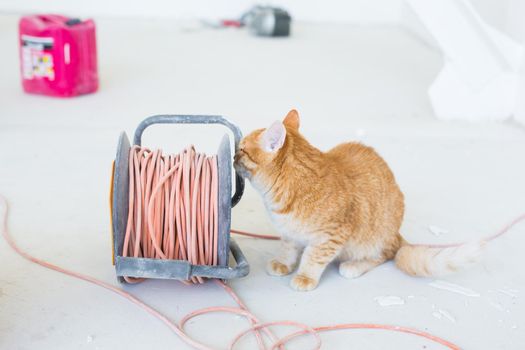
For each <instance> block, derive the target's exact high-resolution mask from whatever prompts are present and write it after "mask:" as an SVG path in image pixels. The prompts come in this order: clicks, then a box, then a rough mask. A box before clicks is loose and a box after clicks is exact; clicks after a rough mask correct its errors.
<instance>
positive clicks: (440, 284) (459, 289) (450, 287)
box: [428, 280, 481, 297]
mask: <svg viewBox="0 0 525 350" xmlns="http://www.w3.org/2000/svg"><path fill="white" fill-rule="evenodd" d="M428 285H429V286H431V287H434V288H437V289H442V290H446V291H449V292H452V293H456V294H462V295H465V296H467V297H479V296H480V295H481V294H479V293H478V292H476V291H474V290H472V289H470V288H466V287H463V286H460V285H458V284H454V283H450V282H447V281H443V280H435V281H432V282H430V283H429V284H428Z"/></svg>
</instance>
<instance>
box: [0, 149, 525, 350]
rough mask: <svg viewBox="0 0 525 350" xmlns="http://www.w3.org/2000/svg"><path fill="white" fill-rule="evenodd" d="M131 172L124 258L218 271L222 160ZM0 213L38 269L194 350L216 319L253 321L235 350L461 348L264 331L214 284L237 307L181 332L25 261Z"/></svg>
mask: <svg viewBox="0 0 525 350" xmlns="http://www.w3.org/2000/svg"><path fill="white" fill-rule="evenodd" d="M129 171H130V205H129V208H130V209H129V214H128V225H127V230H126V236H125V241H124V242H125V243H124V249H123V252H122V254H123V256H133V257H148V258H157V259H182V260H188V261H190V262H191V263H194V264H208V265H215V264H217V193H218V191H217V184H218V181H217V160H216V157H206V156H205V155H204V154H198V153H196V152H195V150H194V149H193V147H189V148H187V149H186V150H185V151H184V152H182V153H181V154H178V155H170V156H163V155H162V154H161V152H160V151H153V152H152V151H149V150H148V149H145V148H140V147H137V146H134V147H133V148H132V149H131V150H130V168H129ZM0 210H2V211H3V225H2V229H3V231H2V234H3V236H4V238H5V240H6V241H7V242H8V244H9V245H10V246H11V248H12V249H13V250H14V251H16V252H17V253H18V254H19V255H21V256H22V257H24V258H25V259H27V260H29V261H31V262H33V263H36V264H39V265H41V266H43V267H46V268H48V269H51V270H55V271H58V272H61V273H63V274H66V275H69V276H72V277H75V278H79V279H82V280H84V281H87V282H90V283H93V284H96V285H98V286H100V287H103V288H106V289H108V290H110V291H112V292H114V293H116V294H118V295H120V296H122V297H124V298H126V299H128V300H129V301H131V302H132V303H134V304H136V305H138V306H139V307H141V308H142V309H144V310H145V311H146V312H148V313H150V314H151V315H153V316H155V317H156V318H157V319H159V320H160V321H162V322H163V323H164V324H165V325H166V326H168V327H169V328H170V329H171V330H172V331H173V332H174V333H175V334H177V335H178V336H179V337H180V338H181V339H182V340H183V341H184V342H186V343H187V344H188V345H190V346H192V347H194V348H195V349H199V350H214V349H213V348H211V347H209V346H207V345H205V344H202V343H200V342H198V341H196V340H194V339H192V338H191V337H190V336H189V335H188V334H187V333H186V332H185V331H184V325H185V324H186V323H187V322H188V321H189V320H190V319H192V318H194V317H196V316H199V315H202V314H206V313H214V312H223V313H224V312H226V313H233V314H237V315H241V316H244V317H246V318H247V319H248V320H249V321H250V323H251V324H252V327H250V328H248V329H246V330H245V331H243V332H241V333H239V334H238V335H236V336H235V337H234V339H233V340H232V342H231V343H230V347H229V348H230V349H233V348H234V346H235V344H236V343H237V342H238V341H239V340H240V339H241V338H242V337H243V336H245V335H246V334H248V333H254V334H255V335H256V337H257V342H258V344H259V349H260V350H268V349H272V350H273V349H276V348H280V349H284V345H285V344H286V343H287V342H289V341H290V340H292V339H294V338H296V337H298V336H301V335H306V334H310V335H312V336H313V337H314V338H315V345H314V346H313V349H320V348H321V338H320V336H319V333H320V332H325V331H333V330H341V329H382V330H389V331H396V332H402V333H408V334H413V335H417V336H419V337H423V338H426V339H428V340H431V341H433V342H436V343H438V344H441V345H443V346H445V347H447V348H449V349H455V350H457V349H460V348H459V346H457V345H455V344H453V343H451V342H449V341H447V340H444V339H442V338H439V337H437V336H434V335H432V334H429V333H426V332H422V331H419V330H416V329H412V328H405V327H400V326H395V325H382V324H367V323H354V324H337V325H333V326H323V327H310V326H308V325H305V324H301V323H298V322H294V321H278V322H269V323H261V322H260V321H259V320H258V318H257V317H256V316H255V315H254V314H252V313H251V312H250V311H249V310H248V308H247V307H246V305H244V303H243V302H242V301H241V300H240V298H239V297H238V296H237V294H235V292H234V291H233V290H232V289H231V287H229V286H228V285H227V284H225V283H224V282H222V281H218V280H216V281H215V282H216V283H217V284H218V285H219V286H221V287H222V288H223V289H224V290H225V291H226V292H227V293H228V294H229V295H230V296H231V297H232V299H233V300H234V301H235V302H236V303H237V305H238V307H208V308H204V309H200V310H196V311H193V312H191V313H189V314H187V315H186V316H184V317H183V318H182V320H181V321H180V323H179V325H177V324H176V323H174V322H173V321H171V320H170V319H168V318H167V317H166V316H164V315H163V314H161V313H160V312H158V311H157V310H155V309H153V308H152V307H150V306H148V305H146V304H145V303H143V302H142V301H141V300H139V299H137V298H136V297H134V296H133V295H131V294H130V293H128V292H125V291H124V290H122V289H120V288H117V287H115V286H113V285H111V284H109V283H106V282H103V281H101V280H98V279H96V278H93V277H91V276H87V275H84V274H81V273H78V272H75V271H71V270H68V269H65V268H62V267H60V266H57V265H54V264H51V263H49V262H47V261H45V260H41V259H38V258H36V257H33V256H32V255H30V254H28V253H26V252H25V251H23V250H22V249H20V248H19V247H18V245H17V244H16V243H15V241H14V240H13V238H12V237H11V236H10V235H9V232H8V230H7V212H8V208H7V202H6V200H5V198H3V197H2V196H0ZM523 220H525V214H524V215H521V216H520V217H518V218H517V219H515V220H514V221H512V222H511V223H510V224H508V225H507V226H505V227H504V228H503V229H501V230H500V231H498V232H497V233H496V234H494V235H492V236H490V237H488V238H486V239H485V241H489V240H492V239H494V238H496V237H499V236H501V235H503V234H504V233H506V232H507V231H509V230H510V229H511V228H512V227H513V226H514V225H516V224H517V223H519V222H521V221H523ZM174 225H176V227H175V226H174ZM231 232H232V233H236V234H240V235H244V236H249V237H254V238H261V239H271V240H278V239H279V237H276V236H271V235H259V234H254V233H249V232H243V231H238V230H231ZM456 245H458V244H456ZM436 246H437V245H436ZM447 246H453V245H447ZM126 280H127V281H128V282H137V281H139V279H133V278H126ZM192 282H194V283H195V282H197V283H202V282H203V280H202V279H201V278H196V279H194V280H192ZM277 325H286V326H294V327H296V328H298V329H299V330H298V331H297V332H295V333H292V334H290V335H288V336H285V337H283V338H280V339H278V338H277V337H276V336H274V335H273V333H272V332H270V330H269V329H268V327H271V326H277ZM259 331H262V332H264V334H265V335H266V336H267V337H268V338H269V339H270V340H271V341H272V344H271V346H270V347H267V346H266V344H265V343H264V341H263V338H262V335H261V333H260V332H259Z"/></svg>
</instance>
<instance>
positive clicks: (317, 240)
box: [235, 110, 479, 291]
mask: <svg viewBox="0 0 525 350" xmlns="http://www.w3.org/2000/svg"><path fill="white" fill-rule="evenodd" d="M235 169H236V170H237V171H238V172H239V173H240V174H241V175H242V176H244V177H246V178H248V179H249V180H250V182H251V184H252V185H253V186H254V188H255V189H256V190H257V191H258V192H260V194H261V196H262V198H263V200H264V203H265V205H266V208H267V210H268V212H269V214H270V217H271V220H272V222H273V224H274V226H275V228H276V229H277V231H278V232H279V233H280V234H281V249H280V253H279V254H278V255H277V256H276V257H275V258H274V259H272V260H270V261H269V263H268V266H267V271H268V273H269V274H271V275H275V276H284V275H288V274H290V273H291V272H292V271H293V270H294V269H295V268H296V267H297V265H298V262H299V260H300V263H299V266H298V271H297V274H296V276H295V277H294V278H293V279H292V280H291V287H292V288H294V289H296V290H299V291H308V290H312V289H314V288H315V287H316V286H317V285H318V283H319V279H320V277H321V275H322V273H323V271H324V270H325V268H326V266H327V265H328V264H329V263H330V262H331V261H333V260H334V259H335V258H337V257H339V258H340V260H341V262H340V265H339V272H340V274H341V275H342V276H344V277H347V278H355V277H358V276H360V275H362V274H363V273H365V272H367V271H369V270H371V269H372V268H374V267H376V266H378V265H380V264H382V263H383V262H385V261H387V260H390V259H395V263H396V265H397V267H398V268H399V269H401V270H403V271H404V272H406V273H408V274H410V275H413V276H432V275H442V274H445V273H447V272H452V271H455V270H457V269H458V268H460V267H463V266H464V265H467V264H469V263H471V262H473V261H474V260H475V258H476V257H477V256H478V251H479V245H475V246H472V245H465V246H460V247H451V248H432V247H428V246H415V245H410V244H408V243H407V242H406V241H405V240H404V239H403V238H402V237H401V235H400V234H399V228H400V226H401V222H402V220H403V214H404V198H403V193H402V192H401V190H400V189H399V187H398V185H397V183H396V181H395V178H394V175H393V174H392V172H391V171H390V169H389V167H388V165H387V164H386V162H385V161H384V160H383V159H382V158H381V157H380V156H379V155H378V154H377V153H376V152H375V151H374V150H373V149H372V148H370V147H367V146H364V145H362V144H360V143H344V144H341V145H339V146H337V147H335V148H333V149H331V150H330V151H328V152H326V153H325V152H321V151H320V150H318V149H317V148H315V147H313V146H312V145H310V144H309V143H308V141H307V140H306V139H305V138H304V137H303V136H302V135H301V134H300V133H299V115H298V113H297V111H295V110H291V111H290V112H289V113H288V115H287V116H286V117H285V119H284V121H283V122H278V121H277V122H275V123H274V124H272V125H271V126H270V127H269V128H267V129H259V130H256V131H254V132H252V133H251V134H250V135H248V136H246V137H245V138H244V139H243V140H242V141H241V143H240V145H239V150H238V152H237V154H236V155H235Z"/></svg>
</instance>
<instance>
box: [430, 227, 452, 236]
mask: <svg viewBox="0 0 525 350" xmlns="http://www.w3.org/2000/svg"><path fill="white" fill-rule="evenodd" d="M428 230H429V231H430V233H432V234H433V235H434V236H441V235H443V234H445V233H448V230H447V229H446V228H441V227H438V226H434V225H428Z"/></svg>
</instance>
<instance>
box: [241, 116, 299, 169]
mask: <svg viewBox="0 0 525 350" xmlns="http://www.w3.org/2000/svg"><path fill="white" fill-rule="evenodd" d="M286 128H294V129H298V128H299V115H298V113H297V111H296V110H291V111H290V112H289V113H288V115H287V116H286V117H285V118H284V120H283V122H280V121H276V122H274V123H273V124H272V125H271V126H270V127H268V128H267V129H258V130H255V131H253V132H252V133H251V134H249V135H248V136H246V137H244V138H243V139H242V140H241V142H240V144H239V150H238V151H237V153H236V154H235V158H234V159H235V161H234V167H235V170H237V172H238V173H239V174H241V175H242V176H243V177H246V178H248V179H253V178H254V177H255V176H257V175H258V174H260V173H261V172H263V171H264V170H265V169H267V168H268V167H269V166H271V164H272V162H273V160H274V159H275V158H276V157H277V156H278V155H279V152H281V151H283V146H284V144H285V141H286V136H287V135H286V134H287V132H286Z"/></svg>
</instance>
